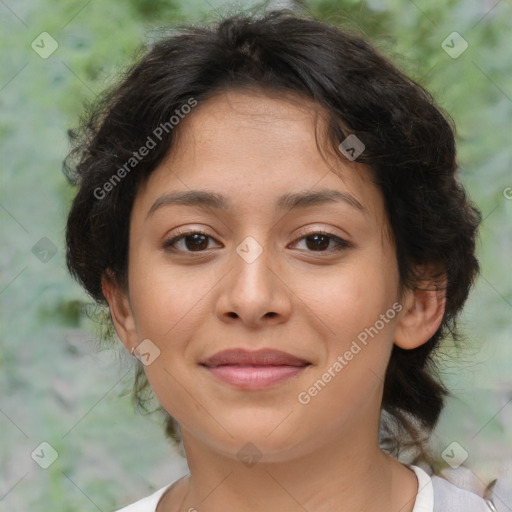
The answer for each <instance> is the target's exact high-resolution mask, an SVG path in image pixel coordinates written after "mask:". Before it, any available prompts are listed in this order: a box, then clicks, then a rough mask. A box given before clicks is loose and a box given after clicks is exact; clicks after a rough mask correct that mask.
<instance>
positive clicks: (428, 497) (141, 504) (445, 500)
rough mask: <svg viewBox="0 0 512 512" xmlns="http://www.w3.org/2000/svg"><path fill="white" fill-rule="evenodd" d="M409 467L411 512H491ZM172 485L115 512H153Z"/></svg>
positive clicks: (481, 502) (476, 498)
mask: <svg viewBox="0 0 512 512" xmlns="http://www.w3.org/2000/svg"><path fill="white" fill-rule="evenodd" d="M408 467H410V468H411V469H412V470H413V471H414V472H415V473H416V476H417V478H418V494H417V495H416V501H415V502H414V508H413V511H412V512H489V511H491V510H492V508H490V507H489V505H487V504H486V502H485V500H484V499H482V498H481V497H480V496H478V495H477V494H475V493H473V492H470V491H466V490H463V489H460V488H459V487H456V486H455V485H453V484H452V483H450V482H448V480H445V479H444V478H441V477H439V476H436V475H435V476H433V477H430V476H429V475H428V473H426V472H425V471H423V469H421V468H419V467H417V466H413V465H409V466H408ZM171 485H173V484H171ZM171 485H168V486H166V487H163V488H162V489H159V490H158V491H156V492H155V493H153V494H152V495H151V496H148V497H147V498H144V499H142V500H139V501H137V502H135V503H132V504H131V505H128V506H127V507H125V508H122V509H120V510H118V511H117V512H156V507H157V505H158V502H159V501H160V498H161V497H162V496H163V494H164V492H165V491H166V490H167V489H169V487H171Z"/></svg>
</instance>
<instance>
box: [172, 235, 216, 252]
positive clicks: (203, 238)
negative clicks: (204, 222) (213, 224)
mask: <svg viewBox="0 0 512 512" xmlns="http://www.w3.org/2000/svg"><path fill="white" fill-rule="evenodd" d="M210 239H211V240H213V238H212V237H211V236H209V235H208V234H206V233H203V232H202V231H189V232H188V233H182V234H180V235H178V236H175V237H174V238H172V239H171V240H169V241H167V242H165V244H164V248H165V249H169V250H171V251H173V252H179V251H182V252H203V251H205V250H206V249H208V243H209V240H210ZM179 243H181V246H180V247H178V244H179Z"/></svg>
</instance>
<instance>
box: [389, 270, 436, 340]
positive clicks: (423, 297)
mask: <svg viewBox="0 0 512 512" xmlns="http://www.w3.org/2000/svg"><path fill="white" fill-rule="evenodd" d="M445 304H446V276H443V278H442V279H441V280H435V281H433V280H430V281H423V282H422V283H420V284H419V285H418V286H417V287H416V288H415V289H414V290H409V291H408V292H407V294H406V297H405V299H404V301H403V305H404V308H403V310H402V313H401V316H400V318H399V322H398V324H397V327H396V330H395V345H397V346H399V347H400V348H403V349H406V350H410V349H413V348H417V347H419V346H420V345H423V343H426V342H427V341H428V340H429V339H430V338H431V337H432V336H433V335H434V333H435V332H436V331H437V329H438V328H439V326H440V325H441V322H442V320H443V316H444V311H445Z"/></svg>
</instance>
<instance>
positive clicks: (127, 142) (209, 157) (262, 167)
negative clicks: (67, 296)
mask: <svg viewBox="0 0 512 512" xmlns="http://www.w3.org/2000/svg"><path fill="white" fill-rule="evenodd" d="M82 135H83V137H82V138H81V139H79V140H78V141H77V142H76V147H75V150H74V152H73V155H75V156H76V155H77V156H78V160H75V164H74V165H71V164H69V165H68V170H69V171H70V173H71V174H73V175H74V176H75V178H76V180H77V183H78V185H79V189H78V193H77V196H76V198H75V200H74V203H73V206H72V209H71V212H70V214H69V219H68V226H67V244H68V266H69V269H70V271H71V273H72V274H73V275H74V276H75V277H76V278H77V279H78V280H79V281H80V282H81V283H82V284H83V286H84V287H85V289H86V290H87V291H88V292H89V293H90V294H91V295H92V297H94V299H95V300H96V301H98V302H99V303H101V304H108V307H109V309H110V314H111V318H112V321H113V324H114V326H115V328H116V331H117V334H118V336H119V338H120V340H121V341H122V343H123V344H124V346H125V347H126V349H127V350H128V351H129V352H131V353H132V354H133V355H134V356H136V357H137V358H138V359H139V361H140V362H139V370H138V378H137V379H136V384H135V386H136V391H137V392H140V391H141V388H144V385H141V378H143V377H144V376H145V377H147V382H148V383H149V385H150V386H151V389H152V390H153V392H154V394H155V395H156V397H157V399H158V401H159V402H160V404H161V406H162V407H163V409H164V410H165V411H166V412H167V413H168V421H167V428H166V431H167V433H168V435H170V436H171V437H172V438H173V439H175V440H176V441H177V442H182V443H183V448H184V451H185V454H186V457H187V462H188V465H189V469H190V474H189V475H187V476H185V477H183V478H181V479H180V480H178V481H176V482H174V483H173V484H172V485H169V486H167V487H165V488H163V489H160V490H159V491H158V492H156V493H155V494H153V495H152V496H150V497H148V498H145V499H143V500H141V501H139V502H137V503H135V504H132V505H131V506H128V507H126V508H124V509H123V510H125V511H131V512H135V511H155V510H156V511H159V512H175V511H186V510H188V511H194V510H198V511H203V510H204V511H212V512H214V511H220V510H222V511H224V512H229V511H231V510H250V511H254V512H258V511H268V510H286V511H295V510H297V511H299V510H307V511H310V512H313V511H315V512H322V511H333V510H347V511H353V510H365V511H379V512H391V511H393V512H394V511H398V510H400V511H402V512H420V511H421V512H423V511H425V512H426V511H428V512H432V511H435V512H439V511H458V510H460V511H464V512H471V511H475V512H476V511H484V510H492V508H491V507H492V504H490V503H486V501H485V500H483V499H482V498H480V497H479V496H477V495H476V494H474V493H471V492H468V491H463V490H461V489H459V488H457V487H455V486H454V485H452V484H450V483H449V482H447V481H446V480H444V479H442V478H440V477H439V476H433V477H431V476H429V474H428V473H427V472H425V471H424V470H423V469H421V468H420V467H419V466H417V465H416V464H406V463H403V462H401V461H399V460H398V459H397V458H396V457H395V456H392V455H391V454H394V455H397V454H398V449H399V448H403V447H405V446H413V447H415V448H416V449H417V452H418V454H419V455H422V454H423V455H424V456H425V455H426V453H425V450H424V448H423V441H424V439H425V435H428V433H429V432H431V430H432V429H433V427H434V426H435V424H436V421H437V419H438V417H439V414H440V412H441V410H442V407H443V397H444V396H445V394H446V393H447V391H446V389H445V388H444V387H443V386H442V384H441V383H440V382H439V381H438V380H437V379H436V378H435V377H434V376H433V375H432V373H431V361H432V354H433V351H435V349H436V347H437V346H438V345H439V343H440V342H441V341H442V340H443V339H444V338H445V337H446V336H447V335H448V334H454V333H455V332H456V331H455V329H456V325H455V320H456V317H457V315H458V314H459V312H460V310H461V308H462V306H463V304H464V302H465V300H466V298H467V296H468V292H469V290H470V287H471V285H472V283H473V282H474V279H475V276H476V274H477V272H478V262H477V260H476V258H475V238H476V235H477V228H478V224H479V221H480V214H479V212H478V210H477V209H476V208H475V207H474V206H472V205H471V203H470V202H469V201H468V200H467V198H466V195H465V192H464V189H463V187H462V186H461V184H460V183H459V181H458V176H457V162H456V155H455V143H454V135H453V131H452V128H451V126H450V124H449V122H448V121H447V119H446V118H445V116H444V115H443V114H442V113H441V111H440V110H439V109H438V108H437V107H436V106H435V105H434V103H433V101H432V98H431V96H430V95H429V94H428V93H427V92H426V91H425V90H424V89H423V88H422V87H421V86H420V85H418V84H416V83H415V82H414V81H412V80H411V79H410V78H408V77H406V76H404V75H403V74H402V73H401V72H400V71H399V70H398V69H396V68H395V67H394V66H393V65H392V64H391V63H390V62H389V61H387V60H386V59H385V58H384V57H382V56H381V55H380V54H379V53H378V52H377V51H376V50H375V49H374V48H372V47H371V46H370V45H369V44H368V43H367V42H365V41H363V40H361V39H360V38H358V37H355V36H353V35H350V34H347V33H345V32H343V31H341V30H340V29H338V28H336V27H333V26H329V25H326V24H324V23H321V22H319V21H316V20H313V19H309V18H306V17H302V16H299V15H297V14H293V13H292V12H288V11H274V12H271V13H269V14H267V15H263V16H259V17H258V16H244V15H239V16H233V17H230V18H226V19H224V20H222V21H221V22H219V23H218V24H217V25H215V26H212V27H206V28H205V27H189V28H185V29H184V30H183V31H182V32H181V33H176V34H174V35H172V36H170V37H168V38H167V39H164V40H162V41H161V42H159V43H157V44H155V45H154V46H153V48H151V49H150V51H149V52H148V53H147V54H146V55H145V56H144V57H143V58H142V59H141V60H140V62H138V63H137V64H135V65H134V66H133V68H132V69H131V70H130V72H129V73H128V74H127V75H126V76H125V77H124V78H123V80H122V81H121V83H120V84H119V85H118V86H117V87H116V88H115V89H113V90H112V91H111V92H109V93H108V94H107V95H106V96H105V98H104V101H103V102H102V103H100V104H99V105H98V110H97V111H96V112H95V113H93V114H92V115H91V116H90V117H89V119H88V120H86V123H85V124H84V126H83V127H82ZM383 433H387V436H388V440H391V441H392V443H393V445H392V446H391V447H389V448H388V449H387V450H384V449H383V446H382V444H383V443H382V441H383V440H382V439H381V443H380V444H379V435H381V436H382V434H383Z"/></svg>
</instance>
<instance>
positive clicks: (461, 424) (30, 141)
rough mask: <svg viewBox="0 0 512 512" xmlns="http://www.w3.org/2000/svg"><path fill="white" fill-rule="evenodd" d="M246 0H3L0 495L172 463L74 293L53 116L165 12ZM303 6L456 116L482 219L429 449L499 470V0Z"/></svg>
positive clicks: (179, 463) (87, 489) (503, 276)
mask: <svg viewBox="0 0 512 512" xmlns="http://www.w3.org/2000/svg"><path fill="white" fill-rule="evenodd" d="M253 4H254V2H249V1H248V2H243V3H238V4H226V3H225V2H222V1H215V2H214V1H213V0H192V1H185V0H153V1H142V0H126V1H114V0H105V1H99V0H93V1H86V0H83V1H78V0H77V1H64V0H33V1H28V0H19V1H14V0H2V1H0V34H1V35H0V43H1V48H0V52H1V56H2V66H1V67H0V111H1V116H0V137H1V141H0V155H1V157H0V158H1V160H0V170H1V182H0V185H1V188H0V223H1V236H2V241H1V248H2V249H1V256H0V302H1V305H2V316H1V324H0V328H1V338H0V340H1V341H0V432H1V434H0V443H1V444H0V510H6V511H7V510H9V511H11V512H14V511H17V510H20V511H21V510H24V511H26V510H29V509H30V510H31V511H33V512H38V511H41V512H42V511H47V510H50V508H51V510H53V511H54V512H67V511H72V510H83V511H85V510H97V509H99V510H103V511H107V510H113V509H115V508H118V507H120V506H121V505H123V504H126V503H128V502H130V501H134V500H135V499H137V498H140V497H142V496H144V495H147V494H148V493H149V492H151V491H152V490H153V489H156V488H159V487H161V486H162V485H164V484H166V483H168V482H170V481H172V480H174V479H176V478H177V477H178V476H180V475H181V474H184V473H185V472H186V464H185V462H184V460H183V459H181V458H180V457H179V456H178V455H177V454H176V453H175V451H174V450H173V449H172V448H171V447H170V446H169V445H168V444H167V443H166V441H165V440H164V437H163V435H162V433H161V429H160V426H159V424H158V418H144V417H141V416H139V415H137V414H135V413H134V411H133V408H132V405H131V403H130V398H129V396H128V395H127V391H128V390H129V389H130V384H131V379H132V375H133V371H132V367H131V364H132V363H131V361H129V358H128V357H127V356H126V355H125V354H124V352H123V351H121V350H108V349H105V348H104V347H102V346H101V345H100V344H98V343H97V340H96V337H95V334H94V332H95V331H94V329H95V327H94V325H91V322H89V321H88V320H87V317H84V315H83V314H82V311H83V306H84V304H86V303H87V302H88V299H87V297H86V296H85V294H84V293H83V291H82V290H81V289H80V288H79V287H78V285H76V284H75V283H74V282H73V281H72V280H71V278H70V277H69V276H68V274H67V271H66V269H65V260H64V255H65V251H64V242H63V233H64V225H65V219H66V213H67V210H68V208H69V205H70V201H71V199H72V197H73V189H72V188H71V187H69V186H68V184H67V182H66V180H65V178H64V176H63V174H62V172H61V162H62V159H63V157H64V156H65V155H66V153H67V151H68V142H67V137H66V131H67V129H68V128H71V127H75V126H76V124H77V119H78V116H79V114H80V111H81V109H82V104H83V102H84V101H86V100H92V99H94V97H95V95H96V94H97V93H99V92H100V91H101V90H103V89H104V88H105V87H106V86H107V85H109V84H110V83H112V81H114V80H115V79H116V76H117V73H118V72H119V71H120V70H121V69H122V68H123V66H126V65H127V64H129V63H130V62H131V60H132V59H133V58H134V57H135V56H136V55H137V54H138V52H139V51H140V49H141V45H142V44H143V43H144V42H151V41H152V40H153V39H154V38H156V37H159V36H160V35H161V30H160V29H161V28H165V26H166V25H167V24H168V23H175V22H199V21H202V20H204V19H205V17H210V18H211V17H212V16H213V17H216V16H218V13H219V12H227V11H229V10H234V9H236V8H237V7H240V6H241V7H249V6H251V5H253ZM270 4H271V3H270ZM303 4H304V5H305V7H306V8H307V9H308V10H310V11H311V12H312V13H313V14H315V15H316V16H318V17H319V18H322V19H324V20H327V21H331V22H334V23H340V24H342V25H343V26H345V27H348V28H350V29H351V30H356V31H358V32H360V33H361V34H363V35H365V36H366V37H367V38H369V39H370V40H371V41H372V42H373V43H374V44H375V45H376V46H377V47H379V48H380V49H381V50H382V51H383V52H384V53H386V54H387V55H389V56H390V57H391V58H392V59H393V60H394V61H395V62H397V63H398V64H399V66H400V67H402V68H403V69H404V70H405V71H406V72H407V73H409V74H410V75H412V76H413V77H414V78H416V79H417V80H419V81H420V82H421V83H422V84H424V85H425V86H426V87H427V89H429V90H430V91H431V92H432V93H433V94H434V97H435V98H436V100H437V101H438V103H439V104H440V105H441V107H442V108H444V109H445V110H446V111H447V112H449V113H450V114H451V116H452V117H453V118H454V120H455V122H456V125H457V130H458V141H459V146H458V147H459V160H460V165H461V175H462V179H463V181H464V183H465V185H466V188H467V190H468V192H469V194H470V196H471V197H472V199H473V200H474V201H475V202H476V203H477V205H478V206H479V208H480V209H481V211H482V213H483V217H484V219H485V220H484V222H483V225H482V232H481V240H480V245H479V257H480V259H481V263H482V275H481V277H480V279H479V281H478V283H477V286H476V288H475V290H474V292H473V294H472V296H471V299H470V300H469V303H468V305H467V308H466V310H465V313H464V315H463V318H462V322H461V326H462V327H463V330H464V333H465V335H466V340H465V342H464V346H463V349H462V350H461V351H460V352H459V351H457V350H456V349H455V348H454V347H452V346H450V344H447V345H446V346H444V347H443V350H442V352H441V354H440V368H441V370H442V372H443V376H444V380H445V382H446V383H447V384H448V386H449V387H450V388H451V389H452V391H453V394H454V396H453V398H451V399H450V401H449V403H448V406H447V408H446V410H445V413H444V415H443V418H442V421H441V423H440V425H439V428H438V429H437V430H436V435H435V436H434V439H433V446H434V450H435V453H436V454H437V455H438V458H439V461H440V465H442V464H443V461H442V459H441V457H440V454H441V452H442V450H443V449H444V448H445V447H446V446H447V445H448V444H449V443H451V442H452V441H457V442H458V443H460V445H461V446H463V447H464V448H465V449H466V450H467V452H468V453H469V458H468V460H467V462H466V464H467V465H469V466H470V467H472V469H473V470H474V472H475V473H476V474H477V475H478V477H479V478H481V479H482V480H484V481H487V480H489V479H490V478H492V477H494V476H495V475H496V474H498V473H499V474H502V473H503V474H508V478H509V479H510V477H511V462H512V448H511V446H512V402H511V400H512V377H511V371H510V366H511V361H512V348H511V347H512V345H511V343H510V339H511V329H510V326H511V321H510V320H511V317H510V306H511V304H512V286H511V272H510V263H509V262H510V252H511V251H510V249H511V231H510V225H511V222H510V220H511V211H512V200H511V199H507V198H506V197H505V196H506V190H507V187H510V186H512V177H511V174H510V163H511V148H512V145H511V140H510V139H511V137H510V134H511V130H510V128H511V123H510V119H511V111H512V99H511V91H510V77H511V72H510V71H511V69H510V68H511V59H510V48H511V31H510V19H511V17H510V11H511V8H510V3H508V2H506V1H497V2H495V1H493V2H488V1H480V0H471V1H461V0H448V1H444V2H437V1H435V0H428V1H422V2H419V1H416V2H413V1H412V0H411V1H409V0H403V1H399V0H372V1H370V0H368V1H359V0H358V1H355V0H354V1H351V0H307V1H304V2H303ZM453 31H457V32H458V33H460V34H461V35H462V36H463V37H464V39H466V40H467V42H468V44H469V47H468V49H467V50H466V51H465V52H464V53H463V54H462V55H461V56H460V57H459V58H458V59H452V58H451V57H450V56H449V55H448V54H447V53H445V51H444V50H443V49H442V48H441V43H442V41H443V40H444V39H445V38H446V37H447V36H448V35H449V34H451V33H452V32H453ZM41 32H48V33H49V34H51V36H52V37H53V38H55V40H56V41H57V42H58V45H59V46H58V49H57V50H56V51H55V53H53V54H52V55H51V56H50V57H49V58H47V59H43V58H41V57H39V55H38V54H36V52H35V51H33V49H32V48H31V43H32V41H33V40H35V39H36V38H37V37H38V36H39V34H41ZM509 197H510V195H509ZM43 237H47V238H49V239H50V240H51V242H52V243H53V244H54V245H55V246H56V248H57V253H56V255H55V256H54V257H52V258H51V259H50V260H49V261H47V262H46V263H43V262H42V261H40V260H39V259H38V258H37V257H36V255H35V254H34V253H33V251H32V249H33V247H34V245H35V244H36V243H37V242H38V241H39V240H40V239H41V238H43ZM42 441H47V442H49V443H50V444H51V445H52V446H53V447H54V449H55V450H57V452H58V459H57V460H56V462H55V463H54V464H53V465H51V466H50V467H49V469H47V470H44V469H41V468H40V467H39V466H37V465H36V464H35V462H34V461H33V460H32V458H31V453H32V452H33V450H34V449H35V448H36V447H37V446H38V445H39V443H41V442H42ZM509 481H510V480H509ZM508 489H509V490H510V487H509V488H508ZM504 492H506V489H505V491H504ZM509 496H512V493H511V494H509ZM508 503H509V506H510V507H511V508H509V509H508V510H512V505H511V504H510V503H511V502H510V501H509V502H508ZM503 510H506V509H505V508H503Z"/></svg>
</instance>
